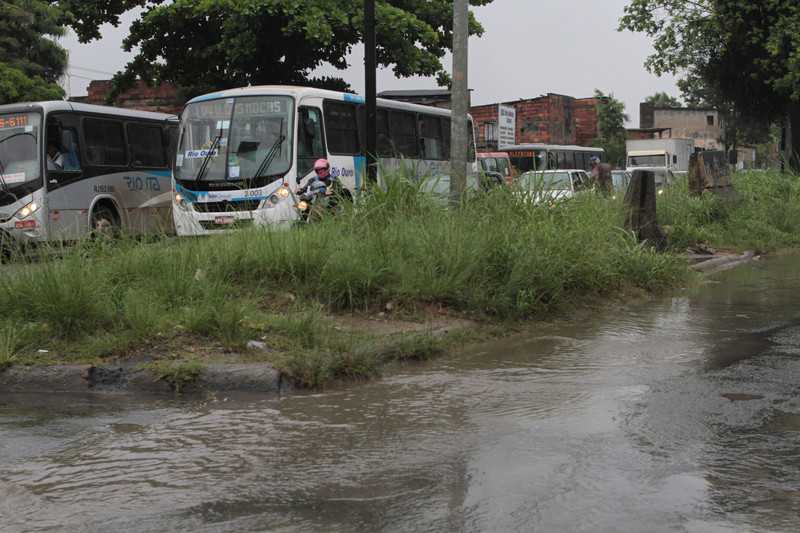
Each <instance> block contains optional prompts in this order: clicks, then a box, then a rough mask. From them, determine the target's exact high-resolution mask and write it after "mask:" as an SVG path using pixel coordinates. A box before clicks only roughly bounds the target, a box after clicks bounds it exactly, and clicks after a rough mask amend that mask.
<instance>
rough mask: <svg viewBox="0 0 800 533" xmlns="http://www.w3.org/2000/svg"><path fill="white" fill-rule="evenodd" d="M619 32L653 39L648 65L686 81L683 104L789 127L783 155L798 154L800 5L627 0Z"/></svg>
mask: <svg viewBox="0 0 800 533" xmlns="http://www.w3.org/2000/svg"><path fill="white" fill-rule="evenodd" d="M620 28H621V29H628V30H632V31H637V32H644V33H646V34H647V35H649V36H650V37H652V39H653V43H654V47H655V52H654V54H653V55H651V56H650V58H649V59H648V61H647V67H648V68H649V69H650V70H651V71H652V72H654V73H656V74H662V73H665V72H672V73H677V74H679V75H681V76H683V78H684V79H683V82H682V89H683V90H684V94H685V96H686V97H687V100H689V101H690V102H691V101H692V100H693V99H694V100H697V99H700V98H702V99H704V100H706V101H708V102H710V103H713V104H716V105H717V106H719V107H723V108H724V107H725V106H730V109H732V110H733V111H732V112H733V115H734V117H735V118H736V119H737V120H742V121H744V122H746V123H748V124H751V123H758V122H762V123H763V122H765V121H786V122H787V123H791V125H792V127H791V130H792V131H793V132H794V135H793V138H792V140H791V142H790V146H787V152H788V153H789V154H791V153H794V154H798V153H800V2H798V1H797V0H759V1H758V2H754V1H751V0H631V2H630V4H629V5H628V6H627V7H626V8H625V14H624V16H623V17H622V19H621V22H620ZM792 145H793V146H792ZM793 165H794V166H795V168H800V160H798V159H797V158H794V160H793Z"/></svg>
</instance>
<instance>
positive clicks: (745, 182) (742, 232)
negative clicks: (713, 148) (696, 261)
mask: <svg viewBox="0 0 800 533" xmlns="http://www.w3.org/2000/svg"><path fill="white" fill-rule="evenodd" d="M733 184H734V189H735V194H734V196H733V198H732V199H730V200H723V199H721V198H719V197H717V196H715V195H713V194H709V193H706V194H703V195H702V196H699V197H693V196H690V195H689V193H688V187H687V184H686V180H682V181H681V182H679V183H678V184H677V185H676V186H675V187H672V188H670V189H668V190H666V191H665V193H664V194H663V195H662V196H660V197H659V205H658V210H659V220H660V222H661V223H662V224H664V225H666V226H669V227H670V228H671V233H670V245H671V247H672V248H673V249H675V250H683V249H685V248H686V247H687V246H689V245H692V244H695V243H698V242H702V243H707V244H709V245H711V246H714V247H717V248H729V249H736V250H744V249H749V250H759V251H765V252H767V251H774V250H777V249H781V248H791V247H796V246H798V245H800V177H798V176H793V175H790V174H781V173H780V172H738V173H736V174H734V177H733Z"/></svg>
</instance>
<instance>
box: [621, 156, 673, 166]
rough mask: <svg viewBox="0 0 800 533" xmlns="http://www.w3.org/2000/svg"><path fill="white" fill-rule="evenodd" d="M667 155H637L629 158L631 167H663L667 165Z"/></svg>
mask: <svg viewBox="0 0 800 533" xmlns="http://www.w3.org/2000/svg"><path fill="white" fill-rule="evenodd" d="M665 161H666V156H665V155H636V156H630V157H629V158H628V166H629V167H663V166H665V165H666V163H665Z"/></svg>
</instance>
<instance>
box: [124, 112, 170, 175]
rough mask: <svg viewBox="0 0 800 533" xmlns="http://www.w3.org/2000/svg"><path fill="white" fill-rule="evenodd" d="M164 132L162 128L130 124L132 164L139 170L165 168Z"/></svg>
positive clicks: (129, 137) (129, 146)
mask: <svg viewBox="0 0 800 533" xmlns="http://www.w3.org/2000/svg"><path fill="white" fill-rule="evenodd" d="M163 135H164V130H163V129H162V128H161V126H156V125H149V124H134V123H128V150H129V151H130V154H131V164H132V165H133V166H134V167H139V168H165V167H166V166H167V155H166V153H165V152H164V137H163Z"/></svg>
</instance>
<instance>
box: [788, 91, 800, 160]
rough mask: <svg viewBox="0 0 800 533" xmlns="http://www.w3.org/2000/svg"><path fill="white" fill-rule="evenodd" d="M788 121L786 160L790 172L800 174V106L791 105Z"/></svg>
mask: <svg viewBox="0 0 800 533" xmlns="http://www.w3.org/2000/svg"><path fill="white" fill-rule="evenodd" d="M787 119H788V120H787V123H788V124H787V128H786V153H785V154H784V158H785V161H786V162H787V168H788V170H789V171H790V172H793V173H795V174H800V104H791V105H790V107H789V115H788V117H787Z"/></svg>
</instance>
